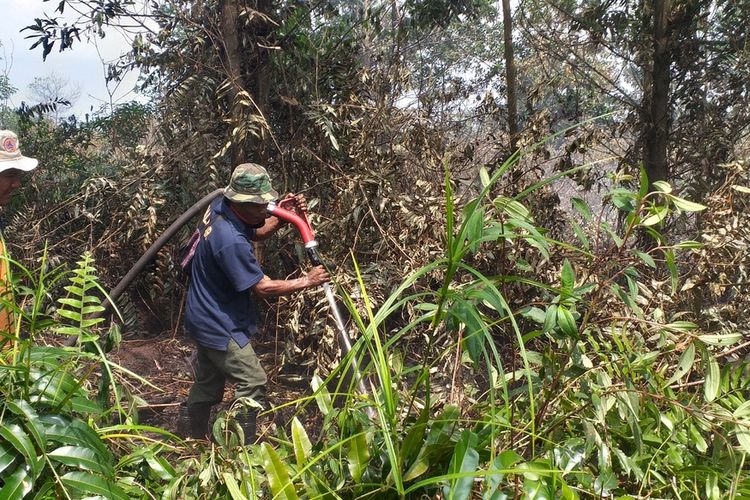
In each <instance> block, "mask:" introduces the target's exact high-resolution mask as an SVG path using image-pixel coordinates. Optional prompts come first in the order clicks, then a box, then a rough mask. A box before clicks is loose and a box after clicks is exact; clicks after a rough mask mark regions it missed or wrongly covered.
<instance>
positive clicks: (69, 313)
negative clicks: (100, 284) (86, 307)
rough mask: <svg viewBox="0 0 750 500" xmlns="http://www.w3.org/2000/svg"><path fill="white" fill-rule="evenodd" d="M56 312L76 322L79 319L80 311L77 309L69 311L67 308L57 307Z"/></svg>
mask: <svg viewBox="0 0 750 500" xmlns="http://www.w3.org/2000/svg"><path fill="white" fill-rule="evenodd" d="M57 314H59V315H60V316H62V317H63V318H66V319H69V320H71V321H74V322H76V323H78V322H80V321H81V313H80V312H79V311H70V310H68V309H58V310H57Z"/></svg>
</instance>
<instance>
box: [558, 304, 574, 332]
mask: <svg viewBox="0 0 750 500" xmlns="http://www.w3.org/2000/svg"><path fill="white" fill-rule="evenodd" d="M557 325H558V326H559V327H560V330H562V332H563V333H564V334H565V335H567V336H568V337H570V338H577V337H578V327H577V326H576V321H575V319H573V314H571V312H570V311H568V309H567V308H565V307H564V306H557Z"/></svg>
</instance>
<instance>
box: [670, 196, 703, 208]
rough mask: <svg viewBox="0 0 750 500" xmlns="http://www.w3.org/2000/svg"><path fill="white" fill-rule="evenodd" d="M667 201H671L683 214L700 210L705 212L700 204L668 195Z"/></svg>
mask: <svg viewBox="0 0 750 500" xmlns="http://www.w3.org/2000/svg"><path fill="white" fill-rule="evenodd" d="M668 196H669V199H670V200H672V203H674V205H675V206H676V207H677V208H679V209H680V210H684V211H685V212H700V211H701V210H705V209H706V206H705V205H701V204H700V203H695V202H694V201H688V200H684V199H682V198H678V197H677V196H674V195H671V194H670V195H668Z"/></svg>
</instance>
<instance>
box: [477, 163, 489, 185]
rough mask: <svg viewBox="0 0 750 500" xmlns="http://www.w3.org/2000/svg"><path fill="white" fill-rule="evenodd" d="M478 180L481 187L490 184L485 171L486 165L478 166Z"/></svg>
mask: <svg viewBox="0 0 750 500" xmlns="http://www.w3.org/2000/svg"><path fill="white" fill-rule="evenodd" d="M479 181H480V182H481V183H482V188H486V187H487V186H489V185H490V174H489V173H488V172H487V167H485V166H484V165H482V166H481V167H479Z"/></svg>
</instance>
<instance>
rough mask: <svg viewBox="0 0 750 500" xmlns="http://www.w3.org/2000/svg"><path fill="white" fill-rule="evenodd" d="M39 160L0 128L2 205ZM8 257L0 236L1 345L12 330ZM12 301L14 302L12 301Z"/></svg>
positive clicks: (15, 137) (12, 135)
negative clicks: (25, 153) (22, 176)
mask: <svg viewBox="0 0 750 500" xmlns="http://www.w3.org/2000/svg"><path fill="white" fill-rule="evenodd" d="M38 163H39V162H38V161H37V160H36V159H34V158H29V157H27V156H24V155H22V154H21V150H20V149H19V147H18V136H17V135H16V134H15V133H13V132H11V131H10V130H0V206H4V205H7V204H8V202H9V201H10V197H11V196H12V195H13V193H15V192H16V191H17V190H18V188H20V187H21V175H23V174H24V173H25V172H28V171H29V170H33V169H35V168H36V166H37V165H38ZM7 277H8V257H7V254H6V253H5V240H4V238H2V237H0V298H2V301H1V302H0V347H1V346H2V345H3V344H5V342H4V341H5V338H4V337H5V336H6V335H8V334H9V333H10V332H11V330H12V325H13V322H12V316H11V311H10V310H9V309H8V307H7V305H4V304H2V303H8V302H10V300H12V297H9V296H8V295H9V294H8V292H7V290H8V286H7ZM11 303H12V302H11Z"/></svg>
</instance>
